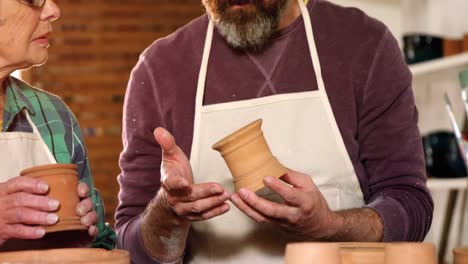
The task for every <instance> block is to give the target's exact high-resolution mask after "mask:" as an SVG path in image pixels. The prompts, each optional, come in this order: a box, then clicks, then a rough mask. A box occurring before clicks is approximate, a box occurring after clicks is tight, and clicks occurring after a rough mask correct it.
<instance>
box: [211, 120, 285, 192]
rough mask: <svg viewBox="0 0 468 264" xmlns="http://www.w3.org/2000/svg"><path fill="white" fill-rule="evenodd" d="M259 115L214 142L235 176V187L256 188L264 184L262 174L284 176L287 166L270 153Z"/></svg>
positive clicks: (255, 189) (237, 188)
mask: <svg viewBox="0 0 468 264" xmlns="http://www.w3.org/2000/svg"><path fill="white" fill-rule="evenodd" d="M261 126H262V120H261V119H258V120H256V121H254V122H252V123H250V124H248V125H246V126H244V127H242V128H240V129H239V130H237V131H235V132H234V133H232V134H230V135H228V136H227V137H225V138H223V139H221V140H220V141H219V142H217V143H216V144H214V145H213V149H215V150H217V151H219V152H220V153H221V156H222V157H223V158H224V161H225V162H226V164H227V166H228V168H229V170H230V171H231V174H232V176H233V178H234V184H235V187H236V191H239V190H240V189H241V188H244V187H245V188H248V189H250V190H251V191H253V192H256V191H258V190H260V189H261V188H263V187H264V184H263V178H265V177H267V176H273V177H276V178H279V177H281V176H283V175H284V174H285V173H286V172H287V169H286V168H285V167H284V166H283V165H282V164H281V163H280V162H279V161H278V160H277V159H276V157H275V156H273V154H272V153H271V150H270V147H269V146H268V144H267V142H266V140H265V137H264V136H263V131H262V129H261Z"/></svg>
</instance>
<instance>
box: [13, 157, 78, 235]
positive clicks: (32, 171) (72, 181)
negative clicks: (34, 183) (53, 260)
mask: <svg viewBox="0 0 468 264" xmlns="http://www.w3.org/2000/svg"><path fill="white" fill-rule="evenodd" d="M20 175H21V176H26V177H31V178H35V179H40V180H42V181H44V182H46V183H47V184H48V185H49V192H48V194H47V196H48V197H50V198H53V199H55V200H58V201H59V202H60V207H59V209H58V210H57V211H56V212H55V213H56V214H57V215H58V217H59V220H58V222H57V223H56V224H55V225H51V226H44V229H45V230H46V232H47V233H50V232H58V231H68V230H84V229H87V228H86V227H85V226H83V225H82V224H81V222H80V217H79V216H77V215H76V206H77V205H78V203H79V201H80V198H79V197H78V193H77V186H78V166H76V165H74V164H49V165H41V166H36V167H32V168H29V169H25V170H23V171H21V173H20Z"/></svg>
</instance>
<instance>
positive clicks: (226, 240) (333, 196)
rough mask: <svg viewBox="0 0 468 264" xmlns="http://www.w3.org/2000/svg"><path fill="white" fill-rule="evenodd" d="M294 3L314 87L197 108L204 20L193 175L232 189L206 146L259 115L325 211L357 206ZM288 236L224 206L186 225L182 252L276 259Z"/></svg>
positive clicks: (231, 259) (191, 256)
mask: <svg viewBox="0 0 468 264" xmlns="http://www.w3.org/2000/svg"><path fill="white" fill-rule="evenodd" d="M298 2H299V5H300V8H301V13H302V16H303V18H304V23H305V27H306V34H307V40H308V44H309V49H310V55H311V58H312V62H313V66H314V70H315V75H316V76H317V84H318V90H317V91H310V92H302V93H292V94H279V95H273V96H267V97H262V98H256V99H251V100H244V101H236V102H230V103H222V104H215V105H208V106H203V100H202V99H203V93H204V89H205V80H206V73H207V65H208V58H209V54H210V49H211V43H212V35H213V28H214V26H213V23H212V22H211V21H210V22H209V25H208V31H207V37H206V42H205V47H204V54H203V59H202V64H201V69H200V75H199V80H198V88H197V95H196V106H195V123H194V136H193V142H192V150H191V159H190V162H191V165H192V168H193V173H194V181H195V182H196V183H201V182H218V183H220V184H222V185H223V186H224V187H226V188H227V189H229V190H230V191H231V192H232V191H233V189H234V186H233V183H232V177H231V175H230V173H229V170H228V168H227V166H226V164H225V163H224V161H223V159H222V157H221V156H220V155H219V153H218V152H216V151H214V150H212V149H211V146H212V145H213V144H214V143H216V141H218V140H219V139H221V138H223V137H224V136H226V135H227V134H229V133H231V132H233V131H234V130H236V129H238V128H240V127H242V126H244V125H246V124H248V123H249V122H251V121H254V120H255V119H258V118H262V119H263V126H262V129H263V131H264V134H265V137H266V139H267V142H268V143H269V145H270V148H271V150H272V152H273V153H274V155H275V156H276V157H277V158H278V160H279V161H280V162H281V163H282V164H284V165H285V166H286V167H289V168H291V169H294V170H296V171H299V172H302V173H305V174H307V175H310V176H311V177H312V179H313V181H314V182H315V184H316V185H317V186H318V187H319V189H320V191H321V192H322V194H323V195H324V196H325V199H326V200H327V203H328V205H329V207H330V208H331V209H332V210H340V209H347V208H356V207H362V206H363V205H364V200H363V195H362V191H361V188H360V186H359V182H358V178H357V176H356V173H355V172H354V168H353V164H352V162H351V160H350V158H349V155H348V153H347V150H346V147H345V145H344V142H343V139H342V137H341V134H340V131H339V129H338V126H337V124H336V121H335V118H334V116H333V112H332V108H331V105H330V102H329V101H328V97H327V94H326V90H325V86H324V83H323V79H322V74H321V69H320V62H319V58H318V55H317V50H316V46H315V41H314V36H313V31H312V25H311V22H310V17H309V13H308V10H307V8H306V6H305V5H304V3H303V2H302V0H298ZM311 70H312V69H311ZM290 241H293V240H292V238H288V235H287V234H285V233H283V232H281V231H279V230H278V229H277V228H275V227H273V226H269V225H266V224H257V223H256V222H255V221H253V220H252V219H250V218H249V217H247V216H246V215H244V214H243V213H242V212H241V211H240V210H238V209H237V208H236V207H235V206H234V205H231V210H230V211H229V212H228V213H226V214H225V215H222V216H219V217H216V218H214V219H211V220H208V221H202V222H197V223H194V224H192V230H191V234H190V237H189V249H188V256H187V257H188V261H189V262H191V263H282V262H283V256H284V249H285V245H286V243H288V242H290Z"/></svg>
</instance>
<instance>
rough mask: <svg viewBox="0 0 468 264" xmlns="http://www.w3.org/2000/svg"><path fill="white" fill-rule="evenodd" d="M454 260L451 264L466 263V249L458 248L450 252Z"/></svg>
mask: <svg viewBox="0 0 468 264" xmlns="http://www.w3.org/2000/svg"><path fill="white" fill-rule="evenodd" d="M452 252H453V255H454V258H453V264H466V263H468V247H467V246H465V247H458V248H454V249H453V250H452Z"/></svg>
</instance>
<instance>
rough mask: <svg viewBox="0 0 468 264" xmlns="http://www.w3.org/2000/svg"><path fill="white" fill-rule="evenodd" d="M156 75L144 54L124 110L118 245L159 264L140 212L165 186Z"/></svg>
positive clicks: (135, 259)
mask: <svg viewBox="0 0 468 264" xmlns="http://www.w3.org/2000/svg"><path fill="white" fill-rule="evenodd" d="M152 77H153V75H152V71H151V67H150V65H149V64H148V63H147V61H146V59H145V56H144V54H143V55H142V56H141V57H140V61H139V62H138V63H137V65H136V66H135V68H134V69H133V71H132V73H131V76H130V80H129V83H128V87H127V92H126V96H125V103H124V111H123V134H122V140H123V147H124V149H123V152H122V153H121V155H120V161H119V165H120V168H121V174H120V175H119V176H118V181H119V184H120V192H119V205H118V207H117V211H116V231H117V234H118V243H117V246H118V247H119V248H122V249H125V250H128V251H129V252H130V257H131V259H132V262H133V263H159V262H157V261H156V260H155V259H153V258H152V257H151V255H149V254H148V253H147V252H146V250H145V248H144V247H143V244H142V241H141V236H140V215H141V214H142V213H143V211H144V210H145V208H146V206H147V205H148V203H149V202H150V201H151V200H152V199H153V198H154V197H155V195H156V194H157V192H158V190H159V188H160V186H161V183H160V164H161V148H160V147H159V145H158V144H157V143H156V140H155V139H154V136H153V130H154V129H155V128H156V127H157V126H162V125H163V124H162V118H161V117H162V113H161V111H160V108H159V107H160V103H159V98H158V96H157V94H156V89H155V87H156V84H155V81H154V79H153V78H152Z"/></svg>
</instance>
